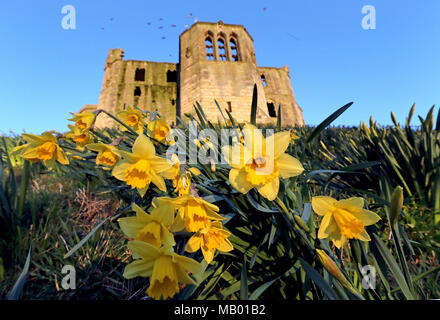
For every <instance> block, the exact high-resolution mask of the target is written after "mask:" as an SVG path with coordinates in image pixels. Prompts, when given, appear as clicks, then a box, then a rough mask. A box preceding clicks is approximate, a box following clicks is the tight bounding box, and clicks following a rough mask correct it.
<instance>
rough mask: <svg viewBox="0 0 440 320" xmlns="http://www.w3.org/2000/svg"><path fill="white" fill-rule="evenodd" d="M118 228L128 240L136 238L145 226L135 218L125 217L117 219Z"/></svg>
mask: <svg viewBox="0 0 440 320" xmlns="http://www.w3.org/2000/svg"><path fill="white" fill-rule="evenodd" d="M118 222H119V227H120V228H121V230H122V232H123V233H124V234H125V235H126V236H127V237H129V238H132V239H134V238H136V235H137V234H138V232H139V231H140V230H141V229H142V228H143V227H144V226H145V224H144V223H142V222H140V221H139V220H138V219H137V218H136V217H126V218H120V219H118Z"/></svg>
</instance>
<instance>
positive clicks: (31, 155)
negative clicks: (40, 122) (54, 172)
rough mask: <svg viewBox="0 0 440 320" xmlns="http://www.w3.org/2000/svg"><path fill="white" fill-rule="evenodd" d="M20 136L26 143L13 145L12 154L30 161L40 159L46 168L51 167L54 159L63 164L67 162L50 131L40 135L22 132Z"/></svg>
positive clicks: (53, 164)
mask: <svg viewBox="0 0 440 320" xmlns="http://www.w3.org/2000/svg"><path fill="white" fill-rule="evenodd" d="M22 138H23V139H24V140H25V141H26V142H27V144H24V145H20V146H17V147H15V148H14V149H13V150H12V155H16V156H21V157H23V158H24V159H26V160H28V161H31V162H37V161H40V160H41V161H42V162H43V164H44V165H45V166H46V167H48V168H53V167H54V166H55V162H56V161H58V162H59V163H61V164H64V165H67V164H69V160H68V159H67V157H66V154H65V153H64V151H63V149H61V147H60V146H59V145H58V141H57V138H56V137H55V136H54V135H53V134H52V133H50V132H48V131H46V132H43V133H42V134H41V135H40V136H38V135H33V134H28V133H23V134H22Z"/></svg>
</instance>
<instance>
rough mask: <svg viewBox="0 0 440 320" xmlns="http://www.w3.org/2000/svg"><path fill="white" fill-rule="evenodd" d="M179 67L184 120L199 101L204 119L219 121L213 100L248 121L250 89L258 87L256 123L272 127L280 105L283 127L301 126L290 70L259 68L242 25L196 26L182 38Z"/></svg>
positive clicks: (301, 119)
mask: <svg viewBox="0 0 440 320" xmlns="http://www.w3.org/2000/svg"><path fill="white" fill-rule="evenodd" d="M179 65H180V84H179V87H180V111H181V114H182V116H183V114H185V113H189V112H193V111H194V108H193V105H194V104H195V103H196V101H198V102H199V103H200V104H201V106H202V107H203V109H204V111H205V114H206V116H207V117H208V119H209V120H212V121H214V122H215V121H217V120H218V119H219V118H221V115H220V112H219V110H218V108H217V106H216V104H215V101H214V99H215V100H217V102H218V103H219V105H220V107H221V108H222V109H227V110H228V111H229V112H231V114H232V116H233V117H234V118H235V119H237V120H238V121H239V122H246V121H249V118H250V113H251V104H252V94H253V87H254V84H257V89H258V111H257V121H258V122H259V123H275V122H276V117H277V116H276V113H277V111H278V105H279V104H281V105H282V112H283V114H282V119H283V123H284V124H285V125H295V124H297V125H304V119H303V117H302V111H301V109H300V108H299V106H298V105H297V103H296V101H295V97H294V94H293V90H292V87H291V85H290V77H289V70H288V69H287V68H259V67H258V65H257V60H256V57H255V50H254V44H253V39H252V37H251V36H250V35H249V33H248V32H247V30H246V29H245V28H244V27H243V26H241V25H232V24H224V23H223V22H222V21H219V22H217V23H207V22H197V23H195V24H194V25H193V26H192V27H191V28H190V29H188V30H186V31H185V32H183V33H182V34H181V36H180V63H179ZM281 82H282V83H281ZM266 93H267V95H266Z"/></svg>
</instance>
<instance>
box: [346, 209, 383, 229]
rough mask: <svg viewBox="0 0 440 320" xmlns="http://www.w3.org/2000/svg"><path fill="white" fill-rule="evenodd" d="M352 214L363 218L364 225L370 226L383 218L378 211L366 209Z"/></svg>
mask: <svg viewBox="0 0 440 320" xmlns="http://www.w3.org/2000/svg"><path fill="white" fill-rule="evenodd" d="M352 214H353V215H354V216H355V217H356V218H358V219H359V220H361V221H362V223H363V224H364V226H370V225H372V224H375V223H376V222H378V221H379V220H381V218H380V217H379V216H378V215H377V214H376V213H374V212H373V211H369V210H365V209H361V210H360V211H357V212H352Z"/></svg>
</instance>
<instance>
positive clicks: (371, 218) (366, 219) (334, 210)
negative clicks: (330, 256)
mask: <svg viewBox="0 0 440 320" xmlns="http://www.w3.org/2000/svg"><path fill="white" fill-rule="evenodd" d="M363 207H364V199H363V198H358V197H353V198H349V199H345V200H339V201H338V200H336V199H333V198H331V197H326V196H320V197H313V198H312V208H313V211H314V212H316V214H318V215H320V216H323V217H324V218H323V219H322V221H321V226H320V227H319V231H318V238H320V239H323V238H327V237H330V239H331V240H332V241H333V243H334V244H335V246H336V247H338V248H341V247H342V246H343V245H344V244H345V243H346V241H347V239H353V238H356V239H359V240H361V241H370V240H371V239H370V236H369V235H368V233H367V231H365V226H369V225H372V224H375V223H376V222H377V221H379V220H380V217H379V216H378V215H377V214H375V213H374V212H372V211H369V210H365V209H364V208H363Z"/></svg>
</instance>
